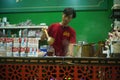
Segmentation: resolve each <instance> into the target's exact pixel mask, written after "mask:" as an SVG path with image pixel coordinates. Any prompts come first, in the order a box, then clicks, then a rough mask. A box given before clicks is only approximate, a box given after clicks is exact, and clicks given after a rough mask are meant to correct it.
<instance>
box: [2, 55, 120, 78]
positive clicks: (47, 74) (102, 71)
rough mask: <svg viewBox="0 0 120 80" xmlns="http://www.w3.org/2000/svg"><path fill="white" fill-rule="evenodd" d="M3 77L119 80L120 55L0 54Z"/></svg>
mask: <svg viewBox="0 0 120 80" xmlns="http://www.w3.org/2000/svg"><path fill="white" fill-rule="evenodd" d="M0 80H120V59H119V58H73V57H44V58H36V57H34V58H33V57H32V58H28V57H24V58H20V57H0Z"/></svg>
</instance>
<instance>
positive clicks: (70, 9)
mask: <svg viewBox="0 0 120 80" xmlns="http://www.w3.org/2000/svg"><path fill="white" fill-rule="evenodd" d="M63 13H64V14H66V15H72V18H75V17H76V11H75V10H74V9H73V8H65V9H64V10H63Z"/></svg>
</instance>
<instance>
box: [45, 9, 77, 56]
mask: <svg viewBox="0 0 120 80" xmlns="http://www.w3.org/2000/svg"><path fill="white" fill-rule="evenodd" d="M75 17H76V12H75V10H74V9H73V8H65V9H64V11H63V14H62V21H61V22H59V23H54V24H52V25H50V26H49V27H48V30H47V33H48V35H49V37H50V38H48V39H49V40H48V43H49V44H50V45H51V46H52V47H53V48H54V49H55V55H56V56H73V47H74V44H75V43H76V32H75V30H74V29H73V28H71V27H70V26H69V25H68V24H69V22H70V21H71V20H72V19H73V18H75Z"/></svg>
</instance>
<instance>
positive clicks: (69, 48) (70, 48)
mask: <svg viewBox="0 0 120 80" xmlns="http://www.w3.org/2000/svg"><path fill="white" fill-rule="evenodd" d="M73 55H74V44H73V43H70V44H69V46H68V52H67V55H66V56H73Z"/></svg>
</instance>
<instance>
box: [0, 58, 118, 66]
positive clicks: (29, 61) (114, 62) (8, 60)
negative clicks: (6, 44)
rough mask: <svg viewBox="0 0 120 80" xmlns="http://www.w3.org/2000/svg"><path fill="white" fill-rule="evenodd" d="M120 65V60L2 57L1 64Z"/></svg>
mask: <svg viewBox="0 0 120 80" xmlns="http://www.w3.org/2000/svg"><path fill="white" fill-rule="evenodd" d="M6 63H7V64H16V63H17V64H70V65H74V64H78V65H85V64H87V65H120V58H103V57H84V58H79V57H0V64H6Z"/></svg>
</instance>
